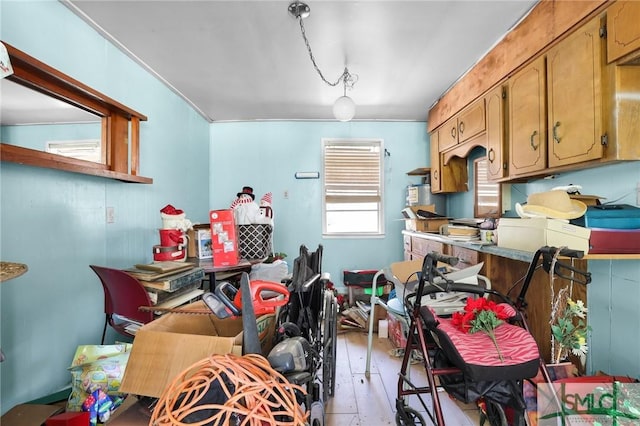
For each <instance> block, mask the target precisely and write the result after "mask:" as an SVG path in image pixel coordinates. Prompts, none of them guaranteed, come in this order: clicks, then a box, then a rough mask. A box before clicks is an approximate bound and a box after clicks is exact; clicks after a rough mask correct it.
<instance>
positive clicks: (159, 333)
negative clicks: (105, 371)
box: [120, 301, 275, 398]
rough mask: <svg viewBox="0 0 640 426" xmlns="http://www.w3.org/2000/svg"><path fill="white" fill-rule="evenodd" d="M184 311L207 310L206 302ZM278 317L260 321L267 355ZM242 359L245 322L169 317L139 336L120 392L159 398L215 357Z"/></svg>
mask: <svg viewBox="0 0 640 426" xmlns="http://www.w3.org/2000/svg"><path fill="white" fill-rule="evenodd" d="M184 309H193V310H206V309H207V307H206V305H205V304H204V302H202V301H198V302H195V303H192V304H190V305H187V306H185V307H184ZM274 332H275V315H273V314H271V315H264V316H261V317H260V318H258V333H259V335H260V342H261V346H262V352H263V355H267V354H268V353H269V351H270V350H271V344H272V340H273V335H274ZM227 353H232V354H236V355H242V318H241V317H240V318H227V319H220V318H218V317H216V316H215V315H205V314H180V313H168V314H165V315H163V316H161V317H160V318H158V319H156V320H154V321H152V322H150V323H148V324H145V325H144V326H143V327H142V328H140V330H138V332H137V333H136V338H135V339H134V342H133V349H132V350H131V355H130V356H129V361H128V363H127V368H126V370H125V373H124V377H123V379H122V384H121V385H120V391H121V392H123V393H131V394H134V395H143V396H151V397H155V398H159V397H160V396H161V394H162V392H163V391H164V389H165V388H166V387H167V386H168V385H169V384H170V383H171V381H172V380H173V379H174V377H175V376H177V375H178V374H179V373H181V372H182V371H183V370H185V369H186V368H188V367H189V366H191V365H193V364H194V363H196V362H198V361H200V360H202V359H203V358H206V357H208V356H209V355H211V354H227Z"/></svg>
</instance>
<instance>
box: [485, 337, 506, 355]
mask: <svg viewBox="0 0 640 426" xmlns="http://www.w3.org/2000/svg"><path fill="white" fill-rule="evenodd" d="M485 333H487V336H489V338H490V339H491V340H492V341H493V345H494V346H495V347H496V351H497V352H498V356H499V357H500V362H504V358H503V357H502V353H500V348H499V347H498V341H497V340H496V335H495V334H494V333H493V331H485Z"/></svg>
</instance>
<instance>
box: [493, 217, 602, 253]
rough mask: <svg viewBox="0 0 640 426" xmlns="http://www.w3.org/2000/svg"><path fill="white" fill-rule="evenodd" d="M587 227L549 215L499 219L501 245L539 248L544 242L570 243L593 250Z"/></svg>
mask: <svg viewBox="0 0 640 426" xmlns="http://www.w3.org/2000/svg"><path fill="white" fill-rule="evenodd" d="M590 234H591V231H590V230H589V229H587V228H583V227H580V226H575V225H571V224H569V223H566V222H564V221H561V220H556V219H547V218H528V219H512V218H501V219H500V220H499V222H498V247H504V248H510V249H515V250H524V251H529V252H535V251H536V250H538V249H539V248H540V247H543V246H554V247H568V248H570V249H575V250H582V251H584V254H587V253H588V252H589V236H590Z"/></svg>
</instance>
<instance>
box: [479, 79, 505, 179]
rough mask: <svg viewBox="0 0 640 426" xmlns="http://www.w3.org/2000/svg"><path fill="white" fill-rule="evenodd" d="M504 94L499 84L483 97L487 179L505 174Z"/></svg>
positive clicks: (497, 177)
mask: <svg viewBox="0 0 640 426" xmlns="http://www.w3.org/2000/svg"><path fill="white" fill-rule="evenodd" d="M504 94H505V89H504V88H503V87H502V86H499V87H496V88H495V89H493V90H492V91H490V92H489V93H488V94H487V96H485V98H484V99H485V105H486V115H487V178H488V179H489V180H495V179H499V178H502V177H505V176H506V174H507V164H506V162H505V160H504V159H505V158H506V155H505V151H506V147H505V146H504V134H505V128H506V122H505V116H504Z"/></svg>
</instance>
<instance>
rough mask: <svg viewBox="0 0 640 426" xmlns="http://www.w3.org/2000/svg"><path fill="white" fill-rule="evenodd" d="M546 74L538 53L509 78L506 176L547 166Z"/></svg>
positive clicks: (542, 58) (543, 59) (543, 63)
mask: <svg viewBox="0 0 640 426" xmlns="http://www.w3.org/2000/svg"><path fill="white" fill-rule="evenodd" d="M545 76H546V71H545V58H544V57H540V58H538V59H536V60H535V61H534V62H532V63H531V64H529V65H528V66H527V67H525V68H523V69H522V70H521V71H520V72H518V73H517V74H515V75H514V76H513V77H512V78H511V79H510V80H509V87H508V91H509V176H518V175H521V174H525V173H530V172H535V171H539V170H544V169H545V168H546V166H547V164H546V163H547V161H546V160H547V141H546V133H547V132H546V121H547V120H546V118H547V117H546V94H545V83H546V78H545Z"/></svg>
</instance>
